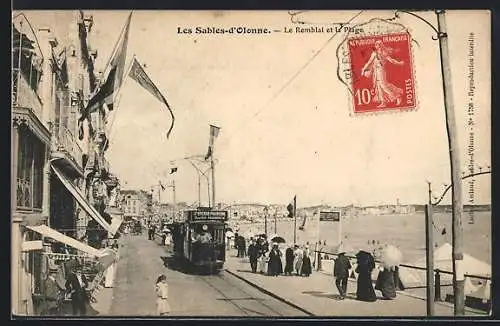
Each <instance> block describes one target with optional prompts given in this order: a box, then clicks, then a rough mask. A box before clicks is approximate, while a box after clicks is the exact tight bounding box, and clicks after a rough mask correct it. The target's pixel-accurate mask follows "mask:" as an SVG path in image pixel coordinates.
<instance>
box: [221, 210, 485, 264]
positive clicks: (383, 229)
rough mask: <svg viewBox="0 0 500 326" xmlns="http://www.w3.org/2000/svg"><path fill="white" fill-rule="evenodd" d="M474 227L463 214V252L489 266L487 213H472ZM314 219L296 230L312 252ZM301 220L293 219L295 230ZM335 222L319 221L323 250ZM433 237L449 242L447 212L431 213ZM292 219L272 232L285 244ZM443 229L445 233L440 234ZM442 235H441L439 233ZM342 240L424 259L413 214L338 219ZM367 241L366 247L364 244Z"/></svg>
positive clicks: (421, 222) (331, 243)
mask: <svg viewBox="0 0 500 326" xmlns="http://www.w3.org/2000/svg"><path fill="white" fill-rule="evenodd" d="M474 214H475V221H474V224H469V223H467V213H464V215H463V224H462V225H463V234H464V252H465V253H467V254H469V255H471V256H473V257H475V258H477V259H479V260H481V261H483V262H485V263H488V264H491V260H492V259H491V212H475V213H474ZM317 223H318V220H317V218H308V219H307V221H306V225H305V228H304V230H303V231H302V230H297V232H296V237H297V243H298V244H306V243H307V242H309V244H310V245H311V248H312V249H314V243H316V242H317V240H318V224H317ZM267 224H268V225H267V229H268V234H273V233H275V229H274V219H273V218H269V219H268V223H267ZM301 224H302V219H301V218H297V227H298V226H300V225H301ZM229 225H230V226H232V227H233V228H234V229H237V228H239V234H245V233H247V232H248V231H253V232H254V233H260V232H262V233H264V222H253V223H251V222H249V221H235V220H232V221H230V223H229ZM338 225H339V224H338V222H321V225H320V226H321V227H320V231H319V239H320V240H321V241H322V242H323V241H326V244H327V246H326V248H327V250H325V251H328V249H333V248H334V247H335V246H336V245H337V244H338V243H339V239H338ZM434 225H435V227H434V228H433V237H434V243H435V244H437V246H438V247H439V246H441V245H442V244H444V243H446V242H448V243H450V244H451V243H452V219H451V213H434ZM293 227H294V220H293V219H291V218H284V219H283V218H282V219H280V220H278V221H277V223H276V231H277V232H276V233H277V234H278V235H280V236H282V237H283V238H284V239H285V240H286V242H287V244H293V238H294V235H293ZM443 229H444V230H445V231H446V232H443ZM442 233H445V234H442ZM342 237H343V242H344V244H345V246H346V247H347V248H349V249H351V250H359V249H370V250H371V249H373V245H372V244H371V243H372V241H373V240H375V242H376V243H377V241H378V243H379V244H380V245H383V244H391V245H394V246H397V247H399V248H400V250H401V251H402V253H403V262H404V263H407V264H411V263H413V262H414V261H416V260H417V259H420V258H422V257H425V215H424V213H413V214H404V215H393V214H391V215H389V214H388V215H358V216H345V217H343V220H342ZM368 242H370V244H368Z"/></svg>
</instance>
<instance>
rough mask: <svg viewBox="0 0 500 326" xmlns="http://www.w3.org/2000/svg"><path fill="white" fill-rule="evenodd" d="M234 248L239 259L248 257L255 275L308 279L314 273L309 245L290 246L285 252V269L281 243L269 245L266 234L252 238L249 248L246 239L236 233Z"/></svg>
mask: <svg viewBox="0 0 500 326" xmlns="http://www.w3.org/2000/svg"><path fill="white" fill-rule="evenodd" d="M234 247H235V248H236V250H237V257H239V258H244V257H248V259H249V261H250V268H251V270H252V272H253V273H257V272H258V273H261V274H266V275H268V276H274V277H277V276H279V275H287V276H291V275H297V276H306V277H307V276H309V275H311V273H312V264H311V252H310V249H309V245H307V244H306V245H304V246H299V245H295V246H290V247H288V248H287V249H286V250H285V266H284V268H283V262H282V259H283V252H282V250H281V249H280V246H279V243H276V242H271V243H269V241H268V239H267V237H266V235H264V234H262V235H258V236H254V237H251V238H250V244H249V245H248V248H247V247H246V240H245V238H244V237H243V236H241V235H238V234H237V233H236V234H235V236H234Z"/></svg>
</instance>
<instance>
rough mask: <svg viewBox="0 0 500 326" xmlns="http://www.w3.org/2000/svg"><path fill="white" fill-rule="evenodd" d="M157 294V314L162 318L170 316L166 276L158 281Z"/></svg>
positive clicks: (161, 276) (160, 277) (162, 276)
mask: <svg viewBox="0 0 500 326" xmlns="http://www.w3.org/2000/svg"><path fill="white" fill-rule="evenodd" d="M155 292H156V295H157V296H158V299H156V312H157V313H158V315H160V316H164V315H168V314H169V313H170V305H169V304H168V284H167V277H166V276H165V275H163V274H162V275H160V276H159V277H158V279H157V280H156V287H155Z"/></svg>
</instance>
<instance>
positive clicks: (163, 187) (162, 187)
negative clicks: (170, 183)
mask: <svg viewBox="0 0 500 326" xmlns="http://www.w3.org/2000/svg"><path fill="white" fill-rule="evenodd" d="M158 183H159V184H160V187H161V190H165V186H164V185H162V184H161V181H158Z"/></svg>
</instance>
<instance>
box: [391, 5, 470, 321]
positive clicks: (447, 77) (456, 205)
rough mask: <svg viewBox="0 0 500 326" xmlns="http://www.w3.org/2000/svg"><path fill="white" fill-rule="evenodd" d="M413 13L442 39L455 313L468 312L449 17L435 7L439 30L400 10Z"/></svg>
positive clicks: (440, 42) (441, 54)
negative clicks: (450, 192) (448, 27)
mask: <svg viewBox="0 0 500 326" xmlns="http://www.w3.org/2000/svg"><path fill="white" fill-rule="evenodd" d="M399 12H403V13H406V14H409V15H412V16H414V17H416V18H418V19H420V20H421V21H423V22H425V23H426V24H427V25H428V26H430V27H431V28H432V29H433V30H434V32H436V34H437V37H435V36H433V37H432V38H433V39H434V40H439V53H440V59H441V60H440V64H441V72H442V81H443V95H444V107H445V115H446V131H447V136H448V150H449V157H450V168H451V180H452V195H451V196H452V220H453V226H452V234H453V241H452V246H453V300H454V314H455V315H464V313H465V295H464V284H465V278H464V270H463V228H462V212H463V204H462V179H461V176H460V156H459V155H460V152H459V150H458V139H457V134H456V121H455V111H454V103H453V92H452V85H451V69H450V62H449V61H450V60H449V50H448V34H447V33H446V16H445V11H444V10H441V9H440V10H435V13H436V15H437V23H438V27H437V29H436V28H435V27H434V26H433V25H432V24H430V23H429V22H428V21H427V20H425V19H424V18H422V17H420V16H418V15H417V14H414V13H412V12H409V11H405V10H398V11H396V17H399V15H398V13H399Z"/></svg>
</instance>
